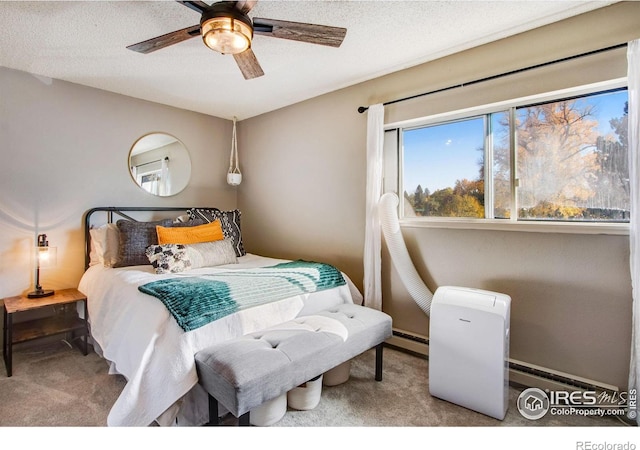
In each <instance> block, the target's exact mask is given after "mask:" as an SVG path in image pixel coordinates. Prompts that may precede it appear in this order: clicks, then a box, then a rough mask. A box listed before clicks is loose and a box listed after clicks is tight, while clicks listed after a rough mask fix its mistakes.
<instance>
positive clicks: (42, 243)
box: [27, 234, 58, 298]
mask: <svg viewBox="0 0 640 450" xmlns="http://www.w3.org/2000/svg"><path fill="white" fill-rule="evenodd" d="M37 244H38V245H37V246H36V288H35V290H34V291H32V292H29V293H28V294H27V297H28V298H41V297H49V296H50V295H53V294H54V291H53V290H52V289H42V286H40V267H52V266H55V265H56V259H57V254H58V249H57V248H56V247H49V241H47V235H46V234H39V235H38V243H37Z"/></svg>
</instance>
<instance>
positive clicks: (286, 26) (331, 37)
mask: <svg viewBox="0 0 640 450" xmlns="http://www.w3.org/2000/svg"><path fill="white" fill-rule="evenodd" d="M253 33H254V34H259V35H261V36H272V37H277V38H280V39H290V40H293V41H302V42H308V43H311V44H319V45H328V46H330V47H340V44H342V41H343V40H344V37H345V36H346V34H347V29H346V28H339V27H329V26H326V25H314V24H310V23H302V22H288V21H286V20H274V19H262V18H254V19H253Z"/></svg>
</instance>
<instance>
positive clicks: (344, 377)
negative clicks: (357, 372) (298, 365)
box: [324, 360, 351, 386]
mask: <svg viewBox="0 0 640 450" xmlns="http://www.w3.org/2000/svg"><path fill="white" fill-rule="evenodd" d="M350 373H351V360H349V361H345V362H343V363H342V364H340V365H339V366H336V367H334V368H333V369H331V370H328V371H327V372H325V373H324V385H325V386H337V385H339V384H342V383H346V382H347V381H349V374H350Z"/></svg>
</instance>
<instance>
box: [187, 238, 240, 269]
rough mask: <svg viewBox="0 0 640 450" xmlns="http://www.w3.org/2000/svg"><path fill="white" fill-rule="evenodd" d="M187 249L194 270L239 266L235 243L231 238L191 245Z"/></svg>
mask: <svg viewBox="0 0 640 450" xmlns="http://www.w3.org/2000/svg"><path fill="white" fill-rule="evenodd" d="M186 247H187V255H189V260H190V261H191V268H192V269H196V268H198V267H215V266H221V265H223V264H237V262H238V258H237V257H236V252H235V250H234V249H233V241H232V240H231V239H229V238H227V239H222V240H220V241H213V242H201V243H199V244H189V245H186Z"/></svg>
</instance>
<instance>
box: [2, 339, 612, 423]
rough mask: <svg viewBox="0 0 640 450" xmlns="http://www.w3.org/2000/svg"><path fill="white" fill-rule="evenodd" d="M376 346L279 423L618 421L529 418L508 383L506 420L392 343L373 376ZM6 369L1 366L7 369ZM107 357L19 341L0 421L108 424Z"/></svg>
mask: <svg viewBox="0 0 640 450" xmlns="http://www.w3.org/2000/svg"><path fill="white" fill-rule="evenodd" d="M374 360H375V353H374V351H373V350H371V351H369V352H366V353H364V354H362V355H360V356H359V357H357V358H355V359H354V360H353V362H352V367H351V376H350V378H349V381H348V382H347V383H344V384H342V385H339V386H332V387H326V386H325V387H323V389H322V397H321V401H320V404H319V405H318V406H317V407H316V408H314V409H313V410H309V411H295V410H292V409H289V411H288V412H287V414H286V415H285V417H284V418H283V419H282V420H280V421H279V422H277V423H276V424H275V425H274V426H275V427H466V426H474V427H509V426H514V427H549V426H556V427H619V426H624V424H623V423H622V422H620V421H619V420H617V419H615V418H607V417H605V418H596V417H583V416H577V415H573V416H552V415H550V414H547V415H546V416H545V417H543V418H542V419H540V420H536V421H531V420H528V419H526V418H524V417H523V416H521V415H520V413H519V412H518V409H517V407H516V400H517V397H518V395H519V394H520V392H521V391H522V389H517V388H515V387H511V388H510V402H509V409H508V412H507V416H506V418H505V419H504V420H503V421H500V420H496V419H493V418H491V417H488V416H485V415H483V414H480V413H476V412H474V411H471V410H468V409H465V408H462V407H459V406H457V405H454V404H451V403H449V402H446V401H443V400H440V399H438V398H435V397H432V396H431V395H430V394H429V388H428V378H427V377H428V361H427V360H426V359H424V358H421V357H418V356H414V355H411V354H408V353H405V352H402V351H398V350H396V349H393V348H385V350H384V379H383V381H382V382H375V381H374ZM3 368H4V367H3ZM124 384H125V380H124V378H123V377H122V376H119V375H109V374H108V368H107V364H106V362H105V361H104V360H103V359H101V358H100V357H99V356H98V355H97V354H96V353H94V352H93V351H90V352H89V354H88V355H87V356H83V355H82V354H81V352H80V351H78V349H76V348H71V347H70V346H69V345H68V344H66V342H65V341H55V342H51V343H45V344H44V345H34V346H31V347H24V348H21V347H20V346H16V347H15V349H14V358H13V376H12V377H10V378H8V377H6V376H5V374H4V373H3V374H0V399H1V400H0V426H4V427H26V426H38V427H103V426H105V425H106V423H107V415H108V413H109V409H110V407H111V405H112V404H113V403H114V401H115V400H116V398H117V397H118V395H119V393H120V391H121V390H122V388H123V387H124Z"/></svg>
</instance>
